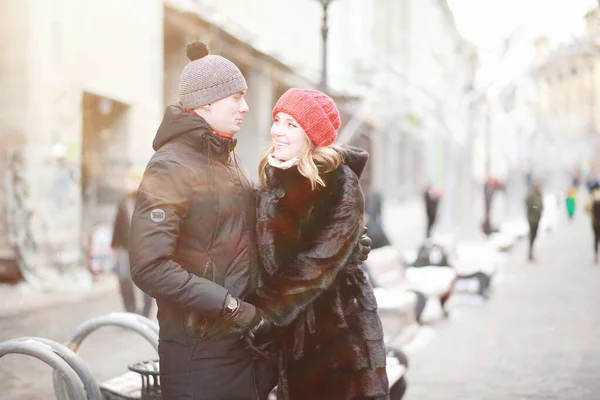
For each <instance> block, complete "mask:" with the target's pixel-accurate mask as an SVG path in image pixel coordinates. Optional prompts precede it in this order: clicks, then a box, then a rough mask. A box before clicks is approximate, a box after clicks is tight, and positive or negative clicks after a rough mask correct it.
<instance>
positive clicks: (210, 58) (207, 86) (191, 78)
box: [179, 42, 248, 110]
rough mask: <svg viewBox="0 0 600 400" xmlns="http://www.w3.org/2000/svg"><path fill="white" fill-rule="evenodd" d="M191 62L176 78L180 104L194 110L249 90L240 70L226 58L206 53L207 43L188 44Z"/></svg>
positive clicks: (188, 54) (187, 51)
mask: <svg viewBox="0 0 600 400" xmlns="http://www.w3.org/2000/svg"><path fill="white" fill-rule="evenodd" d="M186 54H187V56H188V58H189V59H190V62H189V63H187V65H186V66H185V67H184V68H183V72H182V73H181V78H180V79H179V97H180V98H181V102H182V104H183V106H184V107H185V108H187V109H190V110H193V109H195V108H198V107H200V106H203V105H206V104H210V103H212V102H214V101H217V100H221V99H224V98H225V97H228V96H231V95H232V94H235V93H239V92H241V91H242V90H246V89H248V85H247V84H246V79H244V76H243V75H242V72H241V71H240V69H239V68H238V67H237V66H236V65H235V64H234V63H232V62H231V61H229V60H228V59H226V58H225V57H221V56H216V55H209V54H208V49H207V48H206V45H205V44H204V43H202V42H194V43H192V44H189V45H188V46H187V50H186Z"/></svg>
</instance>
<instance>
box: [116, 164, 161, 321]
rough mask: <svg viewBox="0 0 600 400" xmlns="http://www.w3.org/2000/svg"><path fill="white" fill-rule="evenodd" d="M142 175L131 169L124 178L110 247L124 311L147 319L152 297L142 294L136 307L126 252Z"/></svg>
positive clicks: (140, 172)
mask: <svg viewBox="0 0 600 400" xmlns="http://www.w3.org/2000/svg"><path fill="white" fill-rule="evenodd" d="M142 173H143V172H142V171H140V170H137V169H133V168H132V169H130V170H129V171H128V172H127V174H126V176H125V195H124V196H123V198H122V199H121V201H119V204H118V206H117V215H116V217H115V223H114V229H113V237H112V242H111V247H112V249H113V250H114V251H115V253H116V256H117V260H116V263H115V272H116V273H117V276H118V277H119V288H120V289H121V298H122V300H123V306H124V307H125V311H127V312H131V313H136V312H137V313H139V314H141V315H143V316H145V317H149V316H150V308H151V307H152V297H150V296H148V295H147V294H146V293H144V294H143V308H141V309H140V308H139V307H138V306H137V301H136V293H135V292H136V288H135V286H134V285H133V281H132V280H131V270H130V267H129V252H128V248H129V231H130V226H131V216H132V214H133V209H134V206H135V199H136V196H137V190H138V186H139V185H140V181H141V180H142Z"/></svg>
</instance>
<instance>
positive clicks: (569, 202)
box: [565, 186, 577, 219]
mask: <svg viewBox="0 0 600 400" xmlns="http://www.w3.org/2000/svg"><path fill="white" fill-rule="evenodd" d="M565 205H566V207H567V215H568V216H569V219H573V216H574V215H575V207H576V205H577V187H576V186H571V187H569V188H568V189H567V196H566V197H565Z"/></svg>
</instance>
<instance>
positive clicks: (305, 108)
mask: <svg viewBox="0 0 600 400" xmlns="http://www.w3.org/2000/svg"><path fill="white" fill-rule="evenodd" d="M279 112H284V113H286V114H289V115H291V116H292V117H293V118H294V119H295V120H296V121H298V123H299V124H300V126H301V127H302V129H304V131H305V132H306V134H307V135H308V137H309V138H310V140H311V141H312V142H313V143H314V144H315V145H317V146H329V145H330V144H332V143H333V142H334V141H335V139H336V138H337V130H338V129H339V127H340V125H341V124H342V121H341V118H340V113H339V111H338V109H337V107H336V105H335V102H334V101H333V99H332V98H331V97H329V96H327V95H326V94H324V93H321V92H319V91H317V90H311V89H298V88H292V89H289V90H288V91H286V92H285V93H284V94H283V95H281V97H280V98H279V100H277V103H275V106H274V107H273V114H272V116H273V119H275V116H276V115H277V113H279Z"/></svg>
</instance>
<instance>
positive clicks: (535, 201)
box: [525, 182, 544, 261]
mask: <svg viewBox="0 0 600 400" xmlns="http://www.w3.org/2000/svg"><path fill="white" fill-rule="evenodd" d="M525 210H526V214H527V222H528V223H529V261H534V256H533V244H534V242H535V239H536V237H537V233H538V228H539V225H540V220H541V219H542V214H543V212H544V203H543V200H542V193H541V184H540V183H539V182H534V183H533V184H532V185H531V186H530V187H529V190H528V191H527V195H526V196H525Z"/></svg>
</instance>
